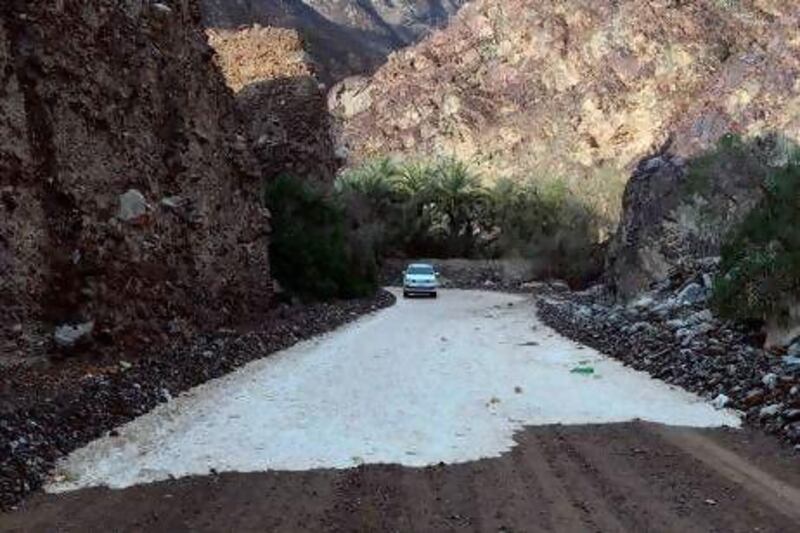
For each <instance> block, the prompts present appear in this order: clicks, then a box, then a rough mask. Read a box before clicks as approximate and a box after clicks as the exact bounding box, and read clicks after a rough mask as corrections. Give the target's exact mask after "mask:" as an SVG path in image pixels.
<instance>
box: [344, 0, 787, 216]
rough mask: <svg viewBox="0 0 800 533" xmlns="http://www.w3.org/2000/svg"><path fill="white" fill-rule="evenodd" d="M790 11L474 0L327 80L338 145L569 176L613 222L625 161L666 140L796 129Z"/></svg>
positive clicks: (775, 0) (518, 173)
mask: <svg viewBox="0 0 800 533" xmlns="http://www.w3.org/2000/svg"><path fill="white" fill-rule="evenodd" d="M799 20H800V5H798V4H797V3H796V2H785V1H783V0H759V1H756V0H742V1H739V2H735V3H732V2H719V1H716V0H703V1H697V2H676V1H666V0H658V1H656V0H650V1H641V0H621V1H620V0H574V1H570V2H562V1H556V0H507V1H504V2H497V1H490V0H476V1H475V2H471V3H469V4H468V5H467V6H465V7H464V8H463V9H462V10H461V11H460V12H459V14H458V15H457V16H456V17H455V18H454V19H453V20H452V21H451V22H450V24H449V25H448V27H447V28H446V29H444V30H442V31H439V32H436V33H435V34H434V35H432V36H431V37H429V38H427V39H426V40H424V41H423V42H422V43H420V44H419V45H417V46H415V47H412V48H409V49H406V50H404V51H402V52H399V53H397V54H395V55H394V56H393V57H392V58H391V59H390V60H389V62H388V64H387V65H385V66H384V67H382V68H381V69H380V70H379V71H378V72H377V73H376V74H375V75H374V76H373V77H372V78H371V79H369V80H368V81H367V82H364V80H360V81H359V82H358V83H353V82H350V81H348V82H347V83H345V84H343V85H342V86H339V87H337V88H335V90H334V92H333V93H332V96H331V108H332V109H333V111H334V113H335V114H336V115H337V116H338V118H339V120H340V128H341V131H340V133H339V139H338V142H339V150H340V152H341V153H347V154H349V157H350V160H351V163H357V162H359V161H362V160H364V159H367V158H370V157H374V156H377V155H384V154H395V153H400V154H451V155H455V156H458V157H460V158H462V159H466V160H470V161H475V162H476V163H477V165H478V166H479V167H480V168H481V169H482V170H483V171H484V174H485V175H487V176H489V177H497V176H510V177H515V178H517V179H528V178H533V179H537V180H548V181H549V180H563V181H565V182H566V183H567V184H568V185H569V186H570V187H571V188H572V190H574V191H576V192H578V193H579V194H580V196H581V197H582V198H583V199H584V200H585V201H586V202H589V203H591V204H593V205H594V206H595V207H596V209H597V211H598V212H599V213H600V214H602V215H603V216H604V217H605V219H606V221H607V223H608V227H609V229H610V228H613V226H614V225H615V224H616V221H617V220H618V218H619V209H620V200H621V198H622V192H623V189H624V186H625V183H626V182H627V180H628V178H629V176H630V175H631V171H632V170H633V168H634V167H635V166H636V164H637V163H638V161H640V160H641V158H642V157H644V156H646V155H648V154H652V153H654V152H658V151H659V149H661V148H664V147H665V145H667V144H669V145H670V149H671V151H672V152H673V153H675V154H678V155H681V156H685V157H688V156H691V155H694V154H696V153H698V152H700V151H702V150H704V149H705V148H707V147H709V146H711V145H713V144H714V143H715V142H716V141H717V140H718V139H719V138H720V137H721V136H722V135H724V134H725V133H728V132H731V131H733V132H738V133H742V134H744V135H749V134H755V133H761V132H764V131H770V130H777V131H779V132H781V133H783V134H784V135H786V136H788V137H789V138H795V139H796V138H798V137H800V81H798V80H799V79H800V76H798V74H800V37H798V35H800V34H798V32H797V27H798V21H799ZM356 104H357V105H356Z"/></svg>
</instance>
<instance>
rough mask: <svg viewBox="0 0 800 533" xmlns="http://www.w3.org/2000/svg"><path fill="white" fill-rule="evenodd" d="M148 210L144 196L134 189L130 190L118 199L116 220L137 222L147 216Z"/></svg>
mask: <svg viewBox="0 0 800 533" xmlns="http://www.w3.org/2000/svg"><path fill="white" fill-rule="evenodd" d="M149 208H150V206H149V205H148V204H147V199H145V197H144V195H143V194H142V193H141V192H139V191H138V190H136V189H130V190H129V191H128V192H126V193H125V194H121V195H120V197H119V209H118V210H117V218H118V219H120V220H121V221H123V222H138V221H140V220H141V219H142V218H144V217H145V216H146V215H147V212H148V210H149Z"/></svg>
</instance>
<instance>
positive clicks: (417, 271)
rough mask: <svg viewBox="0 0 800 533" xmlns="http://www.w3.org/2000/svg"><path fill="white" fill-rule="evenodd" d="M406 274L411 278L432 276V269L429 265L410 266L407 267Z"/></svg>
mask: <svg viewBox="0 0 800 533" xmlns="http://www.w3.org/2000/svg"><path fill="white" fill-rule="evenodd" d="M407 273H408V274H411V275H412V276H424V275H431V274H433V267H432V266H430V265H411V266H410V267H408V271H407Z"/></svg>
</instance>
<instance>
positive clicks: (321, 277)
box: [264, 176, 377, 300]
mask: <svg viewBox="0 0 800 533" xmlns="http://www.w3.org/2000/svg"><path fill="white" fill-rule="evenodd" d="M264 201H265V204H266V206H267V207H268V208H269V209H270V211H271V212H272V220H273V226H274V230H273V233H272V237H271V240H270V262H271V265H272V272H273V275H274V276H275V278H276V279H277V280H278V281H280V282H281V283H282V284H283V286H284V287H285V288H286V289H287V290H288V291H289V292H290V293H292V294H295V295H297V296H300V297H301V298H304V299H323V300H326V299H331V298H352V297H358V296H363V295H366V294H369V293H370V292H372V291H374V290H375V288H376V287H377V268H376V267H375V265H376V263H375V257H374V254H373V253H372V251H371V249H370V247H369V246H365V245H364V244H363V243H362V242H361V241H359V240H358V239H356V238H354V237H353V236H351V235H349V234H348V229H347V224H346V215H345V211H344V210H343V209H342V208H341V206H339V205H338V204H337V202H336V201H335V200H334V199H332V198H329V197H327V196H326V195H325V194H324V193H322V192H321V191H318V190H316V189H315V188H314V187H312V186H311V185H308V184H306V183H303V182H302V181H300V180H297V179H294V178H291V177H287V176H282V177H279V178H277V179H275V180H273V181H271V182H270V183H269V184H267V186H266V188H265V191H264Z"/></svg>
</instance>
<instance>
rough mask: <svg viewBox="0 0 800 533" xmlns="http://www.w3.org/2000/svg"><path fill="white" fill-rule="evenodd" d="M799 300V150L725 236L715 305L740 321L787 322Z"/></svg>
mask: <svg viewBox="0 0 800 533" xmlns="http://www.w3.org/2000/svg"><path fill="white" fill-rule="evenodd" d="M799 297H800V152H798V151H797V150H796V149H794V150H792V152H791V154H790V157H789V158H788V162H787V163H786V164H785V165H783V166H782V167H780V168H777V169H774V170H772V171H771V172H770V173H769V175H768V176H767V177H766V179H765V180H764V184H763V198H762V200H761V201H760V202H759V204H758V205H757V206H756V207H755V208H754V209H753V210H752V211H751V212H750V213H749V215H748V216H747V217H746V218H745V220H744V221H743V222H742V223H741V225H739V227H737V228H736V229H735V230H734V231H733V232H732V233H731V234H730V235H729V237H728V238H727V240H726V242H725V245H724V246H723V249H722V263H721V270H720V274H719V275H718V276H717V278H716V281H715V284H714V294H713V303H714V305H715V307H716V309H717V310H718V311H719V312H720V313H721V314H722V315H723V316H726V317H729V318H733V319H739V320H754V319H755V320H765V319H768V318H777V319H781V318H788V313H789V309H790V306H791V305H792V303H793V301H797V299H798V298H799Z"/></svg>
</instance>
